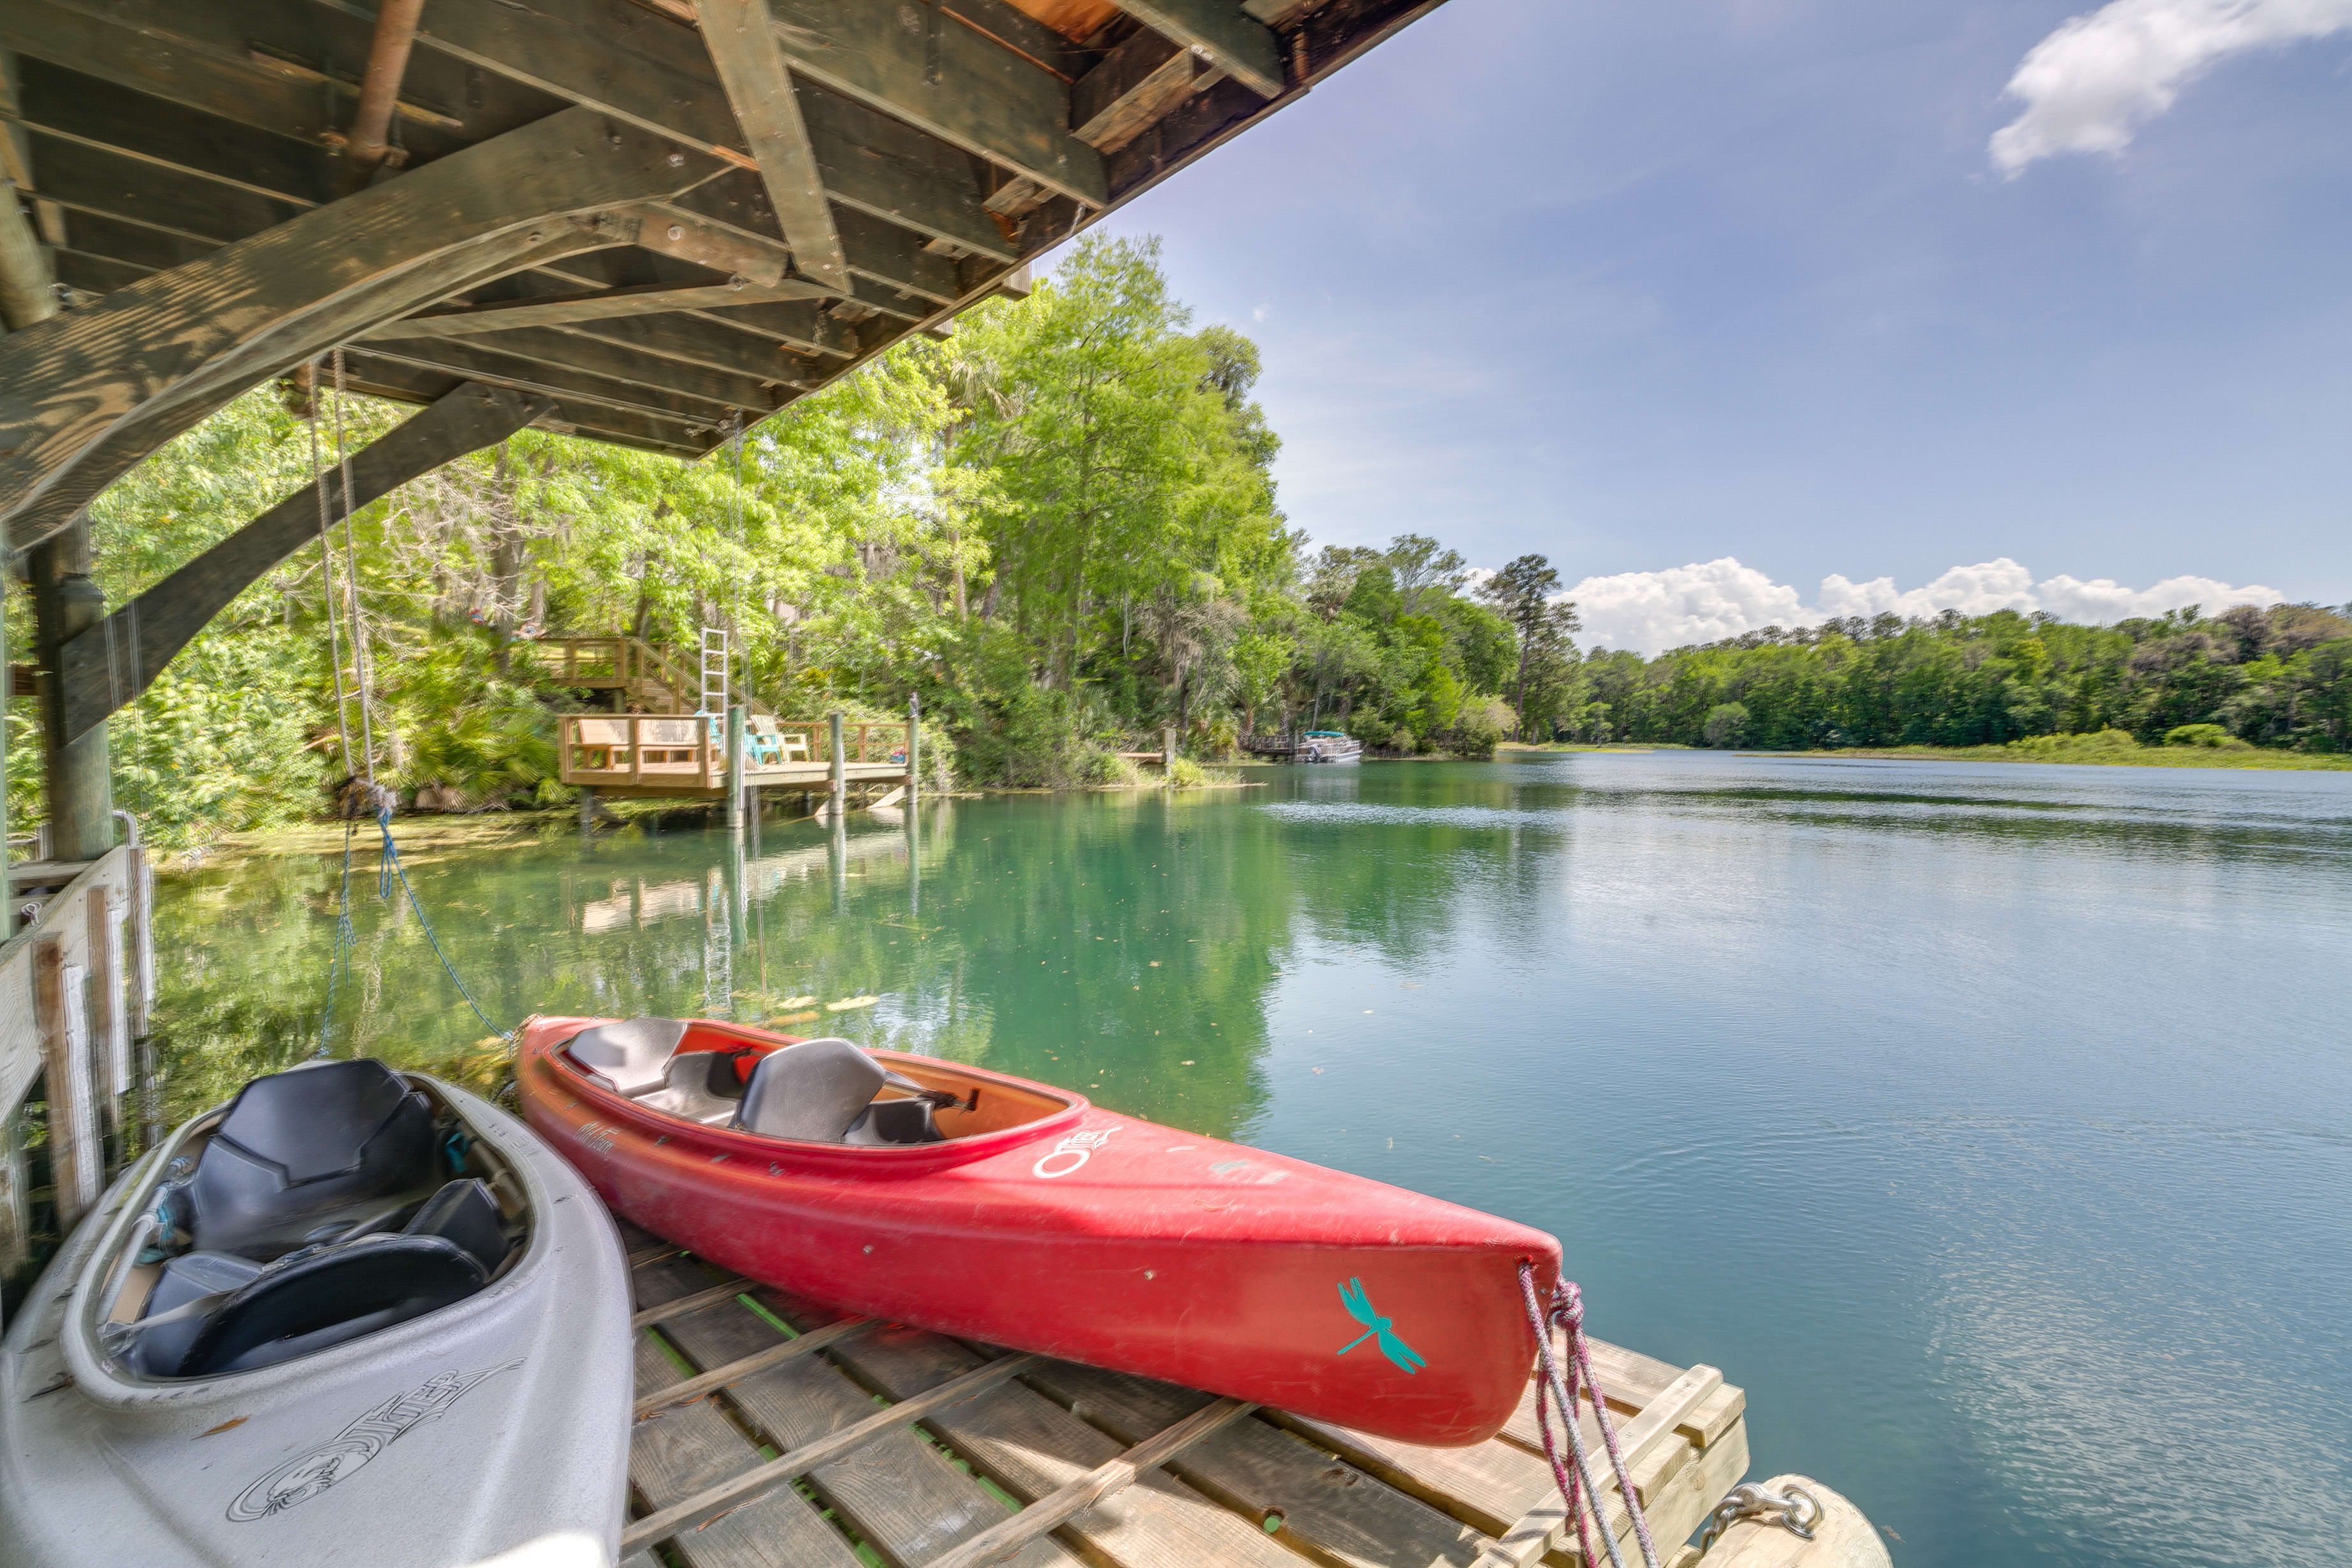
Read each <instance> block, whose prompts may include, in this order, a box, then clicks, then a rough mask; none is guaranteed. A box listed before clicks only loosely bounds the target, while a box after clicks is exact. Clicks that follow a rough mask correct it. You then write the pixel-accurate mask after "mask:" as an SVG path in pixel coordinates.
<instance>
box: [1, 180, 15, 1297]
mask: <svg viewBox="0 0 2352 1568" xmlns="http://www.w3.org/2000/svg"><path fill="white" fill-rule="evenodd" d="M13 199H14V198H12V197H11V196H10V195H8V190H7V186H6V184H5V183H0V202H6V201H10V200H13ZM0 555H5V552H0ZM5 572H6V567H5V563H0V942H6V941H7V940H8V939H9V938H10V937H12V936H15V935H16V890H15V889H13V888H11V887H10V886H9V882H8V789H7V782H6V781H7V778H8V696H9V693H10V691H11V690H12V689H14V688H15V687H16V669H15V668H14V663H13V661H12V660H11V659H10V658H9V657H8V593H7V587H8V584H7V578H6V576H5ZM10 1125H12V1126H13V1125H14V1121H13V1120H12V1121H11V1123H10ZM0 1136H5V1135H0ZM5 1179H6V1178H5V1174H0V1182H5ZM6 1223H7V1221H6V1218H5V1215H0V1226H5V1225H6ZM5 1245H6V1238H5V1237H0V1248H5ZM6 1266H7V1260H6V1258H5V1256H0V1268H5V1267H6Z"/></svg>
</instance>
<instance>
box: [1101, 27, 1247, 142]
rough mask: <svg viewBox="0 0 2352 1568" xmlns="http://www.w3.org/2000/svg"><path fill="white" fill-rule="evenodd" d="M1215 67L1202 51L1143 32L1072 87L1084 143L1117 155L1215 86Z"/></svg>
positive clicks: (1118, 48)
mask: <svg viewBox="0 0 2352 1568" xmlns="http://www.w3.org/2000/svg"><path fill="white" fill-rule="evenodd" d="M1213 70H1214V67H1213V66H1211V65H1210V64H1209V63H1208V61H1207V59H1206V58H1204V57H1203V56H1202V54H1201V53H1200V52H1199V51H1197V50H1193V49H1188V48H1185V47H1183V46H1181V45H1180V44H1172V43H1170V42H1169V41H1168V40H1167V39H1166V38H1163V37H1160V35H1159V34H1158V33H1155V32H1153V31H1152V30H1151V29H1150V28H1149V27H1144V28H1140V29H1139V30H1138V31H1137V32H1136V33H1135V35H1134V36H1133V37H1129V39H1128V40H1127V41H1126V42H1125V43H1123V44H1121V45H1119V46H1118V47H1117V48H1115V49H1113V50H1111V52H1110V53H1109V54H1108V55H1106V56H1104V57H1103V62H1102V64H1100V65H1098V66H1097V67H1096V68H1094V69H1092V70H1090V71H1088V72H1087V74H1086V75H1084V76H1082V77H1080V78H1079V79H1077V82H1076V85H1074V86H1073V87H1072V88H1071V89H1070V121H1071V123H1072V124H1074V125H1076V127H1077V128H1078V129H1077V135H1078V139H1079V140H1080V141H1082V142H1086V143H1087V144H1088V145H1089V146H1092V147H1096V148H1098V149H1100V150H1101V151H1103V152H1105V153H1112V152H1117V151H1118V149H1119V148H1121V147H1124V146H1126V145H1127V144H1128V143H1129V142H1132V141H1134V140H1135V138H1136V137H1137V136H1138V135H1139V134H1141V133H1142V132H1143V131H1144V130H1145V129H1146V128H1147V127H1149V126H1150V125H1151V124H1153V123H1154V122H1156V121H1159V120H1160V118H1162V117H1163V116H1164V115H1166V114H1167V113H1168V111H1169V110H1171V109H1173V108H1175V107H1176V106H1177V105H1178V104H1180V103H1181V102H1183V101H1184V100H1185V99H1187V98H1189V97H1191V96H1192V94H1193V93H1195V92H1197V91H1199V90H1200V89H1202V88H1204V87H1208V86H1210V85H1212V78H1211V75H1210V73H1211V72H1212V71H1213Z"/></svg>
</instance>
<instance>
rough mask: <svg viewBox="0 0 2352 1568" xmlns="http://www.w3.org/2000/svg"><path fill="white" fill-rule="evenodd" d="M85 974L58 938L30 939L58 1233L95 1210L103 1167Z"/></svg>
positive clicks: (66, 899) (65, 899) (65, 897)
mask: <svg viewBox="0 0 2352 1568" xmlns="http://www.w3.org/2000/svg"><path fill="white" fill-rule="evenodd" d="M70 898H71V895H70V893H68V894H65V895H60V897H59V899H58V900H57V902H59V903H65V904H67V905H68V907H70V903H69V900H70ZM43 912H44V914H47V910H44V911H43ZM60 912H62V911H60ZM42 923H43V924H44V925H47V924H49V923H50V922H49V921H46V920H45V921H43V922H42ZM86 973H88V971H87V969H86V968H85V967H84V966H83V965H82V964H79V963H68V962H67V952H66V941H65V937H64V936H63V935H62V934H59V935H54V936H52V935H47V934H43V935H37V936H36V937H35V938H34V939H33V1016H34V1018H35V1021H36V1022H37V1025H38V1026H39V1028H40V1031H41V1068H42V1073H43V1076H44V1078H45V1079H47V1084H48V1091H49V1093H48V1100H49V1171H50V1175H51V1184H52V1186H53V1188H54V1190H55V1193H56V1202H57V1208H58V1229H60V1230H71V1229H72V1228H73V1227H74V1226H77V1225H79V1224H80V1223H81V1219H82V1216H83V1215H86V1214H88V1213H89V1211H90V1210H91V1209H92V1208H93V1207H95V1206H97V1204H98V1194H99V1187H100V1178H101V1176H102V1175H103V1166H104V1165H105V1163H106V1156H105V1152H104V1150H102V1149H101V1148H100V1145H99V1141H98V1116H97V1107H96V1105H95V1103H94V1102H93V1100H92V1099H91V1085H90V1070H89V1068H90V1063H89V1055H90V1053H89V1022H88V1020H87V1019H86V1018H85V1017H84V1016H83V1010H82V1002H81V985H82V979H83V977H84V975H85V974H86Z"/></svg>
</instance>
